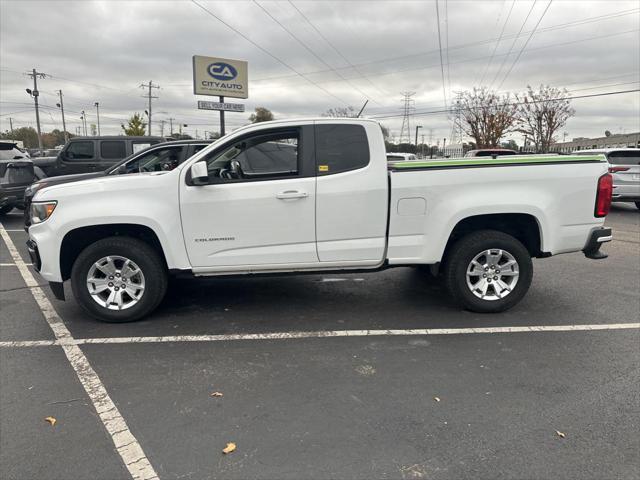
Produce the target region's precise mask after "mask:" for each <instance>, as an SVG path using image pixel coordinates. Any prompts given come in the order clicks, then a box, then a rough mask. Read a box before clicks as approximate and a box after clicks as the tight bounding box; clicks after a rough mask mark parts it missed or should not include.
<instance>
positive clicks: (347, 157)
mask: <svg viewBox="0 0 640 480" xmlns="http://www.w3.org/2000/svg"><path fill="white" fill-rule="evenodd" d="M315 137H316V166H317V174H318V175H319V176H322V175H331V174H334V173H341V172H348V171H351V170H357V169H360V168H364V167H366V166H367V165H369V156H370V155H369V139H368V137H367V132H366V130H365V129H364V127H363V126H362V125H344V124H336V125H316V127H315Z"/></svg>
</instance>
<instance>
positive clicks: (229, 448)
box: [222, 442, 236, 454]
mask: <svg viewBox="0 0 640 480" xmlns="http://www.w3.org/2000/svg"><path fill="white" fill-rule="evenodd" d="M235 449H236V444H235V443H233V442H230V443H227V446H226V447H224V448H223V449H222V453H224V454H227V453H231V452H233V451H234V450H235Z"/></svg>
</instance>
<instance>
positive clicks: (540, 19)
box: [498, 0, 553, 89]
mask: <svg viewBox="0 0 640 480" xmlns="http://www.w3.org/2000/svg"><path fill="white" fill-rule="evenodd" d="M551 3H553V0H549V3H547V6H546V8H545V9H544V12H542V15H540V18H539V19H538V23H536V26H535V27H533V30H531V35H529V37H528V38H527V41H526V42H524V45H522V48H521V49H520V51H519V52H518V56H517V57H516V59H515V60H514V61H513V63H512V64H511V67H510V68H509V70H508V71H507V73H506V74H505V76H504V77H503V78H502V81H501V82H500V85H498V89H500V88H502V85H503V84H504V82H505V80H506V79H507V77H508V76H509V74H511V71H512V70H513V67H515V66H516V63H518V60H520V56H521V55H522V52H524V49H525V48H527V45H529V41H530V40H531V37H533V35H534V34H535V33H536V30H537V29H538V26H539V25H540V22H542V19H543V18H544V16H545V15H546V13H547V10H549V7H550V6H551Z"/></svg>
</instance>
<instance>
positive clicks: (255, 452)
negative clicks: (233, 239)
mask: <svg viewBox="0 0 640 480" xmlns="http://www.w3.org/2000/svg"><path fill="white" fill-rule="evenodd" d="M607 223H608V225H609V226H611V227H613V229H614V241H613V242H612V243H610V244H608V245H607V246H605V251H606V252H607V253H609V255H610V256H609V258H608V259H607V260H603V261H591V260H587V259H585V258H584V256H583V255H582V254H568V255H561V256H558V257H553V258H550V259H542V260H536V261H535V274H534V280H533V284H532V287H531V290H530V292H529V294H528V296H527V297H526V298H525V299H524V300H523V301H522V302H521V303H520V304H519V305H518V306H517V307H516V308H514V309H513V310H511V311H509V312H506V313H504V314H500V315H478V314H474V313H469V312H465V311H461V310H460V309H459V308H457V307H456V306H455V305H453V304H452V303H451V302H450V301H449V299H448V298H447V297H446V295H444V292H443V290H442V289H441V288H440V286H438V285H437V284H434V283H433V282H430V281H428V280H427V279H425V278H424V276H423V275H422V274H421V273H420V272H419V271H418V270H416V269H412V268H397V269H392V270H387V271H384V272H380V273H374V274H368V275H362V274H349V275H310V276H291V277H275V278H265V277H261V278H245V279H243V278H237V279H205V280H189V281H184V282H181V283H175V284H172V285H171V289H170V291H169V294H168V295H167V298H166V299H165V301H164V303H163V305H162V306H161V307H160V309H158V311H156V312H155V313H154V314H153V315H152V316H151V317H149V318H147V319H145V320H143V321H140V322H136V323H131V324H122V325H118V324H103V323H100V322H97V321H95V320H93V319H91V318H89V317H87V316H86V315H85V314H84V313H83V312H82V311H81V310H80V308H79V307H78V306H77V305H76V303H75V302H74V301H73V297H72V295H71V292H70V290H67V296H68V298H69V300H68V301H67V302H60V301H58V300H56V299H54V298H53V297H52V295H51V294H50V292H49V290H48V288H47V287H45V288H42V291H43V292H44V293H45V295H46V298H39V297H38V292H39V291H40V290H39V289H38V288H28V287H27V284H26V283H25V278H24V277H23V275H22V274H21V271H20V269H19V268H18V265H17V263H16V258H15V257H14V256H12V251H11V249H10V248H9V247H11V245H8V243H7V241H6V240H4V241H0V265H1V266H0V268H1V274H0V307H1V314H0V382H1V383H0V464H1V470H0V477H2V478H6V479H36V478H51V479H58V478H59V479H69V480H70V479H88V478H92V479H94V478H95V479H130V478H132V477H134V478H135V477H137V478H145V477H146V478H155V477H156V476H157V477H159V478H161V479H203V478H238V479H248V478H256V479H273V478H287V479H307V478H308V479H325V478H362V479H372V478H407V479H417V478H426V479H445V478H447V479H449V478H451V479H460V478H470V479H471V478H472V479H478V478H575V479H586V478H593V479H609V478H616V479H618V478H624V479H626V478H628V479H637V478H640V436H639V435H638V431H640V385H639V382H638V378H640V372H639V370H640V368H639V367H640V325H638V322H640V212H639V211H638V210H637V209H635V208H632V207H630V206H627V205H614V207H613V210H612V213H611V215H610V216H609V217H608V219H607ZM2 224H3V228H4V232H6V235H7V236H8V237H9V239H10V242H9V243H10V244H13V245H15V247H16V249H17V254H18V255H19V257H20V259H21V261H22V262H25V263H28V262H29V259H28V255H27V254H26V249H25V245H24V243H25V241H26V238H27V236H26V233H25V232H24V231H21V217H20V215H18V214H17V213H14V214H10V215H9V216H7V217H5V218H4V219H3V220H2ZM18 263H20V262H18ZM29 268H30V267H29ZM34 278H35V279H36V281H39V282H41V279H39V278H38V277H37V275H36V276H35V277H34ZM48 304H50V305H52V306H53V309H54V310H53V311H50V310H46V309H45V311H44V313H43V310H42V306H43V305H45V306H46V305H48ZM57 322H58V323H57ZM621 324H624V325H621ZM630 324H632V325H630ZM52 325H53V327H54V328H56V329H57V335H56V334H54V330H53V329H52ZM510 327H513V328H510ZM527 327H539V328H527ZM424 329H428V330H427V331H425V330H424ZM60 332H63V333H64V332H68V335H67V336H65V335H66V334H64V335H62V337H61V334H60ZM301 332H302V333H301ZM212 392H221V393H222V394H223V396H222V397H212V396H211V393H212ZM49 416H50V417H54V418H55V419H56V423H55V425H54V426H51V425H50V424H49V423H47V422H46V421H45V420H44V419H45V417H49ZM111 420H113V422H114V423H109V422H111ZM118 422H119V423H118ZM116 424H117V426H114V425H116ZM560 433H561V434H563V435H564V437H562V436H561V435H560ZM123 438H124V440H123ZM132 439H133V440H132ZM229 442H233V443H235V444H236V445H237V449H236V450H235V451H234V452H232V453H230V454H228V455H225V454H223V453H222V449H223V448H224V447H225V446H226V445H227V443H229Z"/></svg>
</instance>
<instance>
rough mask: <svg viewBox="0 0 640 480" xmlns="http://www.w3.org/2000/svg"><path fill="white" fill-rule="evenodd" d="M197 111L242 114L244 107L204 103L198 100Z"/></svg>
mask: <svg viewBox="0 0 640 480" xmlns="http://www.w3.org/2000/svg"><path fill="white" fill-rule="evenodd" d="M198 109H200V110H224V111H226V112H244V105H243V104H242V103H226V102H205V101H203V100H198Z"/></svg>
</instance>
